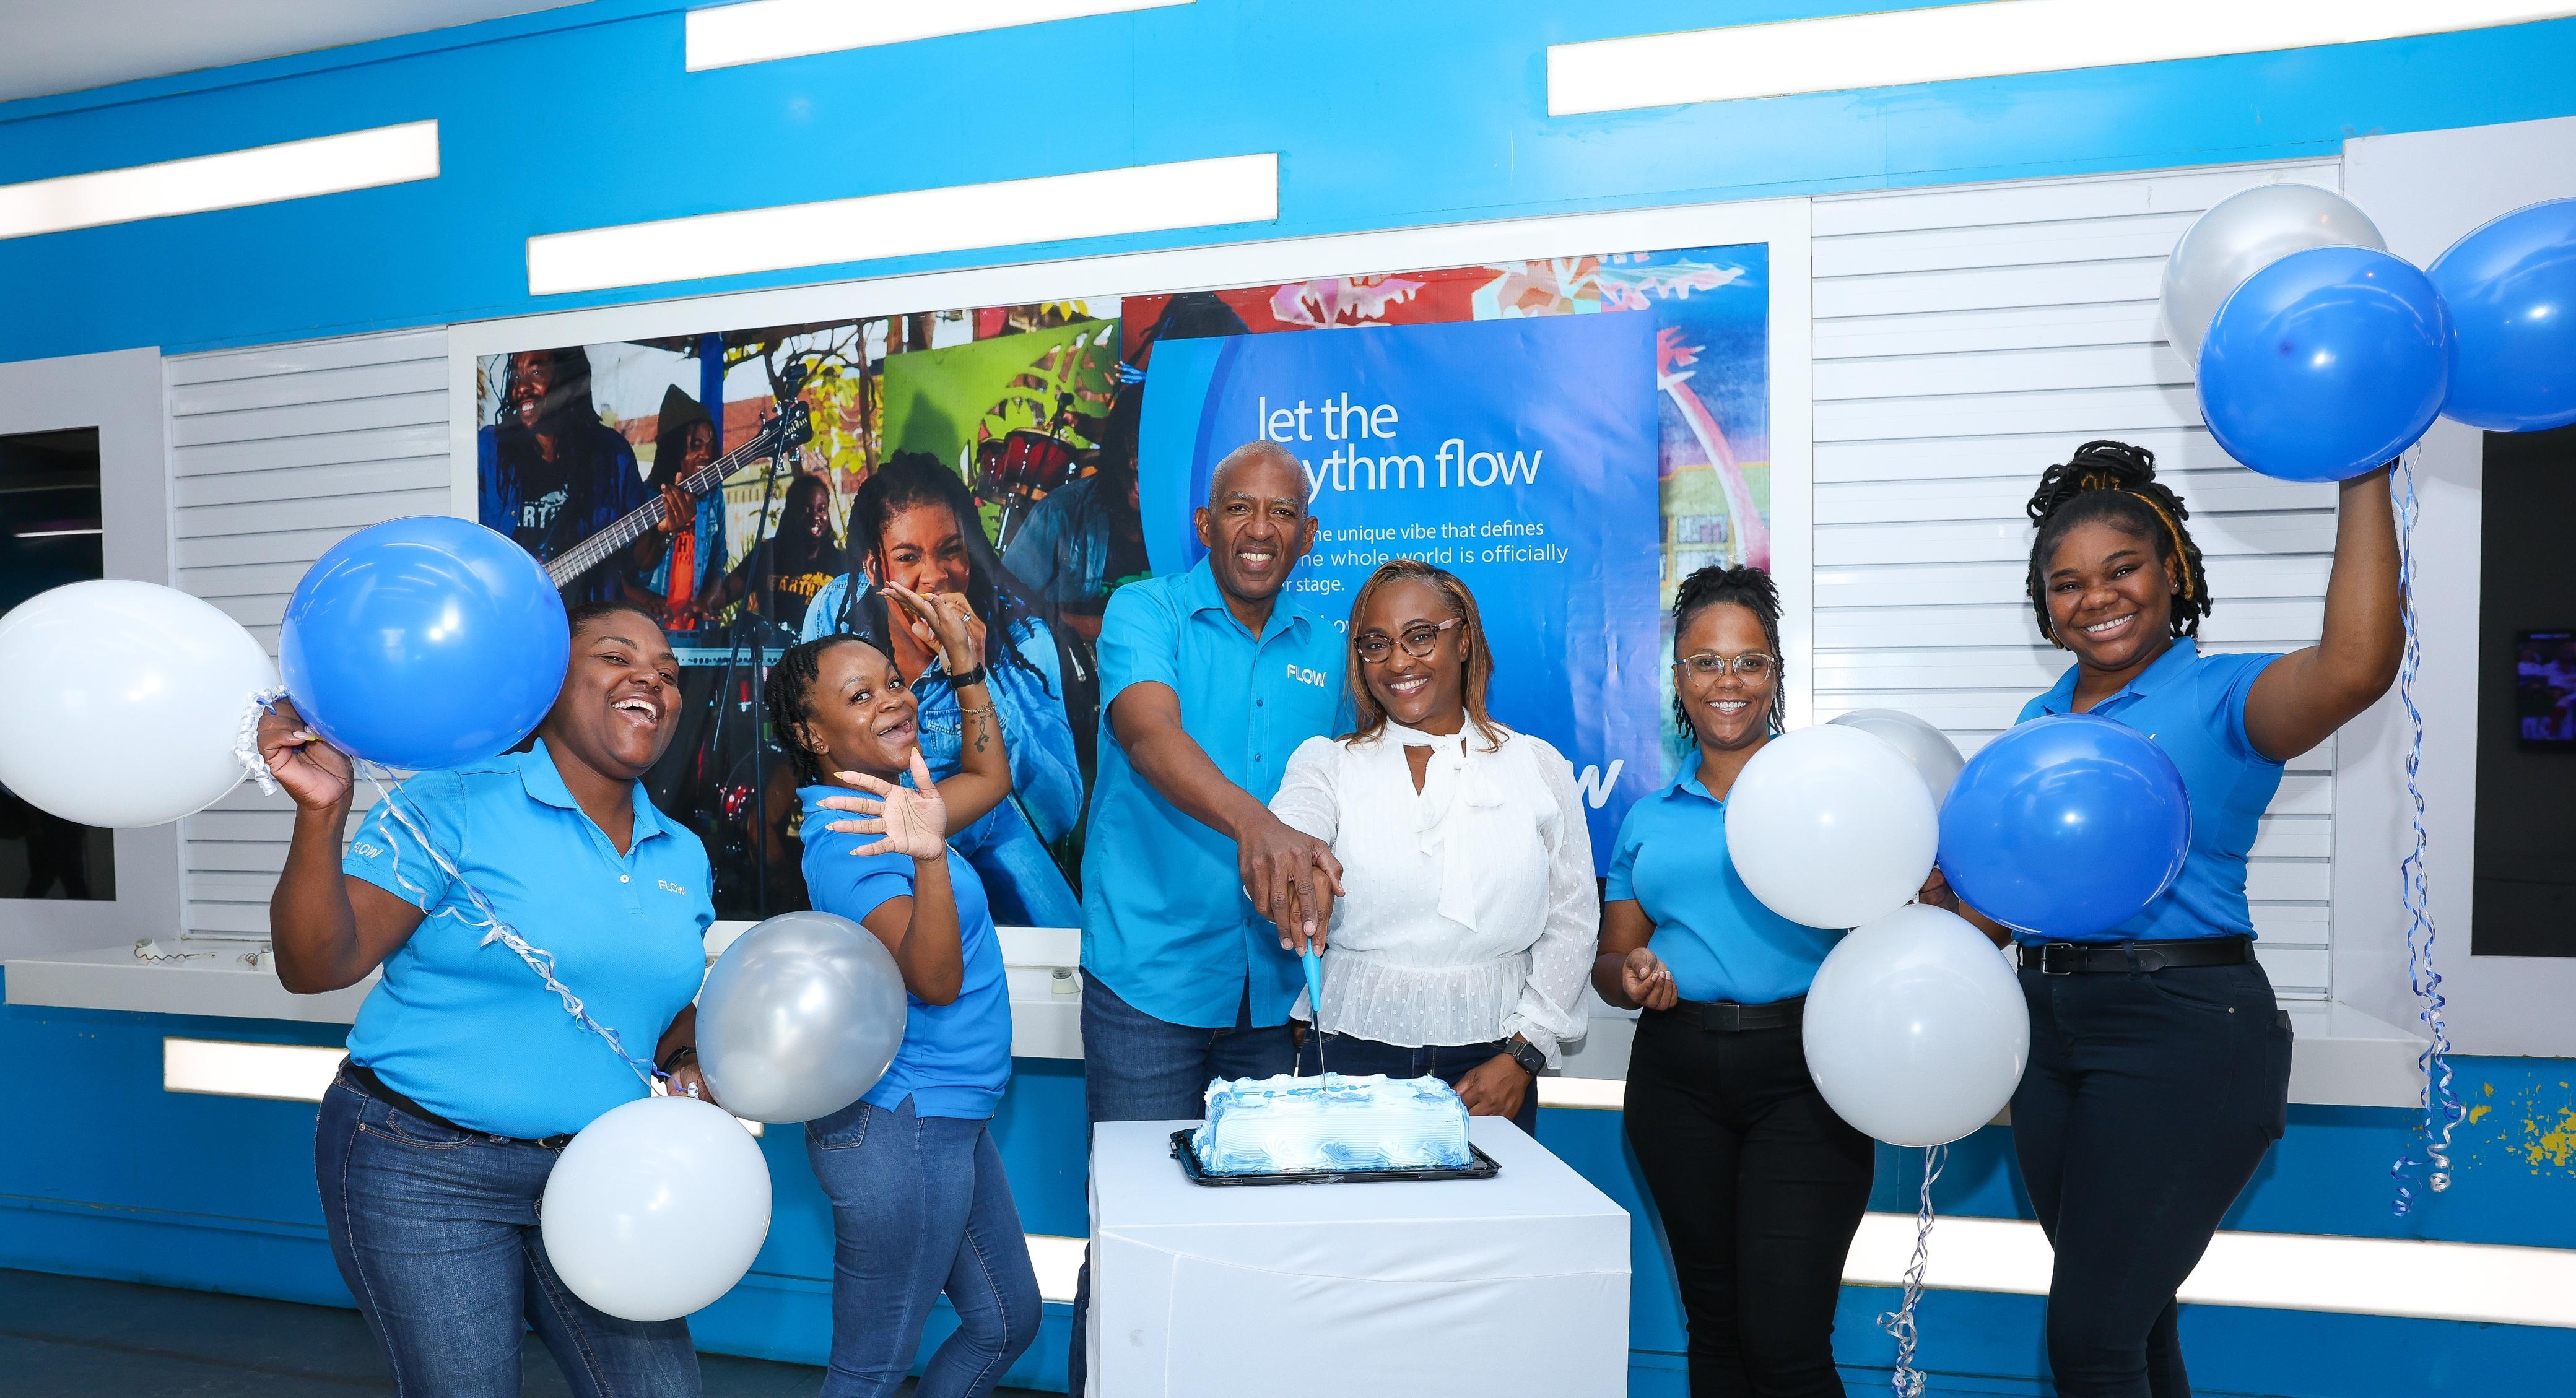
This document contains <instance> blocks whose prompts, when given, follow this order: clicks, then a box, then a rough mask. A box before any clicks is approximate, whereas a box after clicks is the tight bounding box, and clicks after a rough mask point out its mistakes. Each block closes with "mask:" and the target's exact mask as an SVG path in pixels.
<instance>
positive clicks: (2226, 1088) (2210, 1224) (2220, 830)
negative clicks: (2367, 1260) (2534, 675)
mask: <svg viewBox="0 0 2576 1398" xmlns="http://www.w3.org/2000/svg"><path fill="white" fill-rule="evenodd" d="M2340 491H2341V496H2342V499H2341V502H2340V510H2339V512H2338V517H2337V520H2336V525H2335V553H2334V569H2333V572H2332V574H2331V576H2330V578H2329V580H2328V582H2327V584H2326V603H2325V627H2324V636H2323V639H2321V640H2320V641H2319V642H2318V643H2317V644H2316V645H2313V646H2310V647H2308V648H2306V649H2304V650H2299V651H2293V652H2291V653H2290V654H2287V655H2247V654H2234V655H2204V654H2202V653H2201V651H2200V648H2199V645H2198V642H2197V639H2196V638H2197V636H2198V633H2199V630H2200V622H2201V619H2202V618H2204V617H2206V616H2208V615H2209V612H2210V605H2211V603H2212V601H2213V600H2214V599H2213V598H2212V597H2211V595H2210V590H2209V574H2208V570H2207V569H2206V567H2204V566H2203V564H2202V561H2201V552H2200V549H2199V547H2198V546H2197V545H2195V544H2194V543H2193V542H2192V538H2191V534H2190V531H2189V530H2188V529H2187V528H2186V526H2185V521H2186V520H2188V519H2189V518H2190V512H2189V511H2188V510H2186V509H2185V508H2184V506H2183V502H2182V497H2181V496H2179V495H2177V494H2175V493H2174V492H2173V490H2172V489H2171V488H2169V487H2167V486H2165V485H2163V484H2161V483H2159V482H2158V481H2157V480H2156V479H2155V457H2154V454H2153V453H2151V452H2148V451H2146V450H2144V449H2142V448H2139V447H2133V446H2129V445H2127V444H2125V443H2121V442H2088V443H2086V444H2085V445H2084V446H2083V447H2082V448H2081V449H2079V450H2078V451H2077V452H2076V453H2075V456H2074V458H2073V459H2072V460H2070V461H2068V462H2067V463H2066V464H2064V465H2062V466H2051V467H2049V468H2048V470H2047V472H2046V473H2045V474H2043V475H2042V476H2041V477H2040V483H2039V490H2038V492H2037V493H2036V494H2034V495H2033V496H2032V497H2031V501H2030V516H2031V518H2032V519H2033V520H2034V521H2036V522H2037V523H2038V525H2039V533H2038V537H2037V538H2036V539H2035V540H2034V541H2033V542H2032V545H2031V553H2030V581H2029V588H2030V601H2031V606H2032V609H2033V611H2034V612H2035V613H2036V615H2037V616H2038V619H2039V628H2040V634H2041V635H2043V636H2046V637H2047V638H2048V639H2049V640H2050V641H2051V642H2053V643H2054V644H2056V645H2057V646H2059V647H2060V648H2062V649H2064V650H2066V651H2069V652H2071V653H2072V654H2073V655H2074V658H2075V663H2074V664H2073V665H2072V666H2070V667H2068V669H2067V671H2066V673H2065V675H2063V676H2062V677H2060V679H2059V680H2058V682H2057V685H2056V687H2054V688H2052V689H2051V690H2049V691H2048V692H2047V693H2046V694H2043V695H2040V696H2039V697H2038V698H2036V699H2033V700H2031V701H2030V703H2029V704H2028V705H2026V706H2024V707H2023V709H2022V713H2021V717H2022V718H2023V719H2024V720H2028V719H2032V718H2036V717H2039V716H2040V715H2042V714H2065V713H2089V714H2099V715H2102V716H2103V717H2106V718H2115V719H2118V720H2119V721H2120V722H2122V723H2125V724H2128V725H2129V726H2130V727H2132V728H2135V729H2137V730H2138V731H2139V732H2141V733H2144V734H2146V735H2147V737H2148V738H2149V739H2150V740H2152V741H2153V742H2154V743H2155V744H2156V745H2157V746H2158V747H2159V748H2162V749H2163V750H2164V752H2165V754H2166V755H2167V756H2169V757H2171V758H2172V759H2173V761H2174V765H2175V766H2176V767H2177V768H2178V769H2180V770H2181V772H2182V778H2183V786H2184V789H2185V791H2186V792H2187V794H2188V796H2189V798H2190V801H2191V846H2190V850H2189V853H2188V855H2187V856H2186V858H2185V860H2184V863H2183V868H2182V872H2181V874H2180V875H2178V876H2177V877H2176V878H2175V879H2174V882H2173V885H2172V886H2171V887H2170V888H2168V889H2166V890H2165V892H2164V893H2163V894H2161V895H2159V896H2158V897H2157V899H2156V900H2155V901H2154V902H2153V903H2150V904H2148V905H2147V908H2146V911H2144V912H2142V913H2140V914H2138V916H2136V917H2134V918H2132V919H2130V920H2129V921H2128V922H2126V923H2123V924H2122V925H2120V926H2119V927H2117V928H2114V929H2112V930H2110V931H2108V932H2104V933H2102V934H2100V935H2099V936H2097V937H2091V938H2083V939H2078V940H2074V941H2059V942H2049V943H2045V944H2044V945H2043V940H2042V939H2040V938H2037V937H2034V936H2032V935H2030V934H2027V933H2016V934H2014V935H2015V936H2017V937H2019V938H2020V939H2021V941H2022V967H2021V984H2022V991H2023V994H2024V997H2025V998H2026V999H2027V1000H2028V1002H2029V1005H2030V1026H2031V1030H2030V1066H2029V1069H2028V1070H2027V1071H2026V1072H2025V1073H2024V1074H2023V1075H2022V1081H2021V1087H2020V1090H2019V1091H2017V1092H2016V1093H2014V1095H2013V1102H2012V1123H2013V1143H2014V1147H2015V1149H2016V1150H2017V1152H2018V1153H2019V1155H2020V1157H2021V1169H2022V1179H2023V1182H2024V1184H2025V1185H2027V1187H2028V1188H2029V1190H2030V1201H2031V1206H2032V1208H2033V1209H2034V1210H2035V1211H2036V1212H2037V1213H2038V1215H2039V1222H2040V1226H2041V1227H2042V1228H2044V1229H2045V1230H2047V1233H2048V1236H2049V1240H2050V1242H2051V1243H2052V1244H2053V1245H2054V1246H2055V1248H2056V1258H2057V1260H2056V1272H2055V1275H2054V1276H2053V1277H2052V1278H2051V1279H2050V1283H2049V1293H2048V1356H2049V1367H2050V1370H2051V1371H2052V1373H2053V1374H2054V1376H2055V1378H2056V1382H2057V1391H2058V1392H2059V1393H2061V1394H2063V1395H2066V1398H2148V1395H2153V1398H2187V1395H2188V1394H2189V1393H2190V1391H2191V1388H2190V1382H2189V1380H2188V1379H2187V1378H2186V1377H2185V1375H2184V1371H2183V1361H2182V1344H2181V1338H2180V1335H2179V1333H2178V1331H2177V1329H2176V1321H2177V1318H2178V1307H2177V1304H2176V1302H2175V1297H2174V1292H2175V1289H2176V1288H2177V1287H2179V1286H2180V1285H2181V1284H2182V1280H2183V1278H2184V1277H2185V1276H2187V1275H2189V1274H2190V1272H2191V1269H2192V1267H2193V1266H2194V1265H2195V1264H2197V1263H2198V1262H2199V1261H2200V1256H2201V1253H2202V1252H2203V1251H2204V1250H2206V1249H2207V1248H2208V1246H2209V1239H2210V1235H2211V1234H2212V1233H2214V1232H2216V1231H2217V1228H2218V1224H2219V1220H2220V1219H2221V1218H2222V1217H2223V1216H2225V1214H2226V1212H2227V1210H2228V1208H2229V1206H2231V1205H2232V1204H2234V1203H2235V1202H2236V1196H2237V1194H2238V1192H2239V1191H2241V1190H2242V1189H2243V1188H2244V1187H2245V1184H2246V1181H2248V1180H2249V1179H2251V1178H2253V1175H2254V1169H2255V1167H2256V1166H2257V1165H2259V1164H2260V1163H2261V1162H2262V1159H2263V1154H2264V1152H2265V1151H2266V1150H2267V1149H2269V1148H2270V1145H2271V1143H2272V1142H2273V1141H2275V1140H2277V1139H2279V1138H2280V1135H2281V1132H2282V1129H2283V1127H2284V1126H2285V1124H2286V1119H2287V1111H2288V1101H2289V1076H2290V1030H2289V1024H2288V1021H2287V1019H2286V1017H2284V1016H2283V1015H2282V1014H2281V1013H2280V1010H2279V1007H2278V1006H2277V1005H2276V1004H2275V1003H2274V1001H2273V998H2272V984H2271V982H2270V980H2268V979H2267V978H2266V977H2265V976H2264V974H2263V968H2262V966H2261V965H2260V964H2259V963H2258V962H2256V961H2255V959H2254V923H2253V920H2252V918H2251V916H2250V915H2249V913H2248V911H2247V907H2246V901H2245V855H2246V851H2247V850H2249V849H2250V848H2252V846H2253V844H2254V836H2255V831H2256V828H2257V824H2258V822H2259V821H2260V819H2261V817H2262V814H2263V809H2264V807H2265V806H2266V805H2268V804H2270V802H2271V799H2272V793H2273V792H2274V791H2275V790H2276V789H2278V787H2279V786H2280V784H2281V767H2282V764H2283V763H2284V762H2286V761H2287V760H2289V759H2290V758H2293V757H2296V756H2298V755H2299V754H2300V753H2303V752H2306V751H2307V750H2308V749H2310V748H2313V747H2315V746H2316V745H2317V744H2319V743H2321V742H2324V741H2325V740H2326V739H2327V738H2328V737H2330V736H2332V735H2333V733H2334V731H2335V730H2336V729H2337V728H2340V727H2342V726H2343V725H2344V723H2346V722H2347V721H2349V720H2350V719H2351V718H2353V716H2355V715H2357V714H2359V713H2360V712H2361V711H2362V710H2363V709H2366V708H2368V707H2369V706H2370V705H2371V704H2372V703H2373V702H2375V701H2376V700H2377V699H2378V698H2379V697H2380V696H2381V695H2382V694H2384V693H2386V692H2387V690H2388V686H2389V683H2390V681H2391V680H2393V679H2394V678H2395V677H2396V674H2397V662H2398V658H2399V653H2400V650H2401V648H2402V646H2403V643H2404V634H2403V630H2402V627H2401V624H2400V621H2399V615H2398V608H2399V598H2398V583H2397V537H2396V529H2395V517H2394V510H2393V508H2392V506H2391V502H2390V500H2389V493H2388V471H2387V469H2386V468H2385V467H2383V468H2381V469H2379V470H2376V471H2372V472H2369V473H2367V474H2365V475H2361V476H2356V477H2354V478H2353V479H2351V480H2348V481H2345V482H2344V483H2343V484H2342V486H2341V487H2340ZM2083 874H2084V871H2082V870H2080V869H2070V870H2068V871H2066V876H2067V877H2069V878H2081V877H2083ZM1927 891H1928V892H1931V893H1932V894H1933V895H1934V897H1935V899H1936V901H1944V902H1946V903H1947V904H1948V905H1949V906H1951V907H1953V908H1957V907H1958V901H1957V899H1956V897H1955V896H1953V895H1950V894H1949V892H1948V890H1947V888H1946V886H1940V885H1939V884H1938V881H1937V879H1936V885H1935V887H1933V888H1931V889H1929V890H1927ZM1960 911H1962V912H1967V913H1970V915H1971V916H1974V913H1973V910H1971V909H1960ZM1979 921H1981V922H1984V923H1985V925H1986V926H1987V928H1988V930H1989V931H1990V932H1993V933H1995V934H1997V935H1998V936H2000V935H2002V933H2003V932H2004V929H2002V928H2000V927H1997V926H1995V925H1994V924H1993V923H1991V922H1986V921H1985V920H1984V919H1982V918H1981V919H1979Z"/></svg>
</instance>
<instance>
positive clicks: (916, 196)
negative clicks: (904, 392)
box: [528, 154, 1279, 296]
mask: <svg viewBox="0 0 2576 1398" xmlns="http://www.w3.org/2000/svg"><path fill="white" fill-rule="evenodd" d="M1278 217H1279V157H1278V156H1277V155H1275V154H1265V155H1232V156H1221V157H1218V158H1216V159H1213V160H1181V161H1174V162H1172V163H1170V164H1166V165H1130V166H1125V167H1123V168H1120V169H1115V170H1093V171H1088V172H1085V173H1083V174H1077V175H1046V176H1041V177H1039V178H1036V179H1026V180H1002V181H998V182H995V183H992V184H964V185H948V186H945V187H942V188H938V189H916V190H907V191H904V192H902V193H897V194H867V195H861V196H859V197H857V198H855V199H831V200H825V201H823V202H821V203H815V204H783V205H777V206H774V207H771V208H765V209H740V210H736V211H734V212H731V213H721V214H699V215H696V216H694V217H690V218H673V219H662V220H659V221H657V222H653V223H629V224H623V225H620V226H617V227H613V228H593V229H587V230H584V231H582V232H578V233H547V234H543V235H540V236H538V237H534V238H530V239H529V240H528V291H529V293H530V294H531V295H536V296H551V295H555V294H557V293H560V292H567V291H597V290H601V289H604V288H607V287H620V286H643V285H648V284H651V283H655V282H680V281H694V280H696V279H698V278H701V277H726V276H734V275H737V274H740V273H744V272H776V271H783V270H786V269H788V268H791V267H819V266H826V265H830V264H833V263H840V262H868V261H873V260H875V259H878V258H885V257H908V256H913V255H916V254H919V253H929V252H957V251H962V250H966V249H970V248H991V247H1005V246H1012V245H1017V244H1024V243H1053V242H1062V241H1066V240H1069V239H1074V238H1104V237H1110V236H1112V235H1115V234H1121V233H1151V232H1159V231H1162V230H1165V229H1172V228H1199V227H1208V226H1214V225H1218V224H1230V223H1269V222H1273V221H1275V220H1276V219H1277V218H1278Z"/></svg>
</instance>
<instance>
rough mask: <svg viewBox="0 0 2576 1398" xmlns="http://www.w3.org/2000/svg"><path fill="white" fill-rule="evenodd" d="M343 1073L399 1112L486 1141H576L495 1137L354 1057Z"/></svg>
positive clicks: (556, 1144)
mask: <svg viewBox="0 0 2576 1398" xmlns="http://www.w3.org/2000/svg"><path fill="white" fill-rule="evenodd" d="M340 1076H341V1077H344V1078H346V1079H348V1080H349V1085H350V1086H351V1087H354V1088H356V1089H358V1090H359V1091H360V1092H363V1093H365V1094H366V1095H368V1096H370V1097H373V1098H375V1099H376V1100H377V1101H379V1102H382V1103H384V1104H385V1105H386V1106H388V1107H392V1108H393V1109H395V1110H396V1111H399V1112H402V1113H403V1114H404V1115H406V1116H415V1117H418V1118H420V1119H421V1120H423V1121H425V1122H428V1123H429V1124H430V1125H432V1126H444V1127H446V1128H447V1129H448V1130H450V1131H462V1132H464V1133H465V1134H466V1135H468V1136H481V1137H483V1138H484V1139H485V1140H489V1141H506V1142H509V1143H510V1144H512V1145H522V1146H543V1147H545V1148H546V1149H548V1150H561V1149H563V1148H564V1147H565V1146H568V1145H570V1144H572V1137H571V1136H569V1135H563V1136H548V1137H546V1138H545V1139H543V1140H529V1139H528V1138H526V1137H524V1136H495V1135H493V1134H492V1133H491V1132H489V1131H477V1130H475V1129H474V1128H473V1127H471V1126H459V1125H457V1124H456V1123H455V1122H452V1121H449V1120H448V1119H447V1118H445V1117H443V1116H440V1115H439V1114H438V1113H436V1112H433V1111H431V1110H430V1109H429V1108H427V1107H424V1106H422V1105H421V1104H419V1103H418V1102H415V1101H413V1100H411V1099H410V1098H408V1097H405V1096H403V1095H402V1094H401V1093H399V1092H396V1091H394V1090H393V1089H392V1088H390V1087H387V1086H385V1080H384V1079H382V1078H380V1077H377V1076H376V1070H375V1069H373V1068H370V1067H368V1066H367V1065H366V1064H364V1063H360V1062H357V1061H355V1060H353V1059H344V1060H342V1061H341V1064H340Z"/></svg>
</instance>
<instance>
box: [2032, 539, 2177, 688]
mask: <svg viewBox="0 0 2576 1398" xmlns="http://www.w3.org/2000/svg"><path fill="white" fill-rule="evenodd" d="M2047 587H2048V623H2049V630H2050V631H2052V632H2054V633H2055V634H2056V636H2057V639H2058V640H2059V641H2060V642H2061V643H2063V644H2064V645H2065V646H2066V648H2067V649H2068V650H2071V651H2073V652H2075V658H2076V659H2077V660H2078V661H2079V662H2081V663H2082V664H2084V665H2085V666H2087V667H2088V668H2091V669H2096V670H2125V669H2128V668H2130V667H2132V666H2136V665H2141V664H2144V663H2146V662H2148V661H2152V660H2153V659H2155V657H2156V656H2158V655H2161V654H2163V653H2164V650H2165V648H2166V647H2168V646H2170V645H2172V644H2173V602H2174V591H2175V583H2174V579H2173V574H2172V572H2171V570H2169V569H2168V568H2167V567H2166V566H2165V564H2164V563H2163V562H2162V561H2161V560H2159V559H2158V558H2157V557H2156V546H2155V545H2154V544H2153V543H2151V542H2149V541H2148V540H2145V539H2142V538H2139V537H2138V536H2137V535H2135V534H2132V533H2130V532H2128V531H2127V530H2125V529H2122V528H2120V527H2119V526H2118V525H2116V524H2112V523H2110V522H2108V521H2106V520H2089V521H2087V522H2085V523H2083V524H2079V525H2076V526H2075V527H2074V528H2072V529H2069V530H2068V531H2066V537H2065V538H2063V539H2061V540H2059V541H2058V544H2057V551H2056V553H2055V555H2054V556H2052V557H2051V558H2050V559H2049V560H2048V573H2047Z"/></svg>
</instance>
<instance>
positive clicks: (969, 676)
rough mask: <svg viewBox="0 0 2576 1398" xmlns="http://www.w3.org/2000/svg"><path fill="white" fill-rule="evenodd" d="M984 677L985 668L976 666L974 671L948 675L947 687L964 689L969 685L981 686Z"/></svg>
mask: <svg viewBox="0 0 2576 1398" xmlns="http://www.w3.org/2000/svg"><path fill="white" fill-rule="evenodd" d="M984 675H985V667H983V666H981V665H978V666H976V667H975V668H974V669H972V670H968V671H966V672H965V673H963V674H956V675H950V676H949V677H948V687H949V688H950V689H964V688H966V687H967V686H969V685H978V684H982V683H983V682H984Z"/></svg>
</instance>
